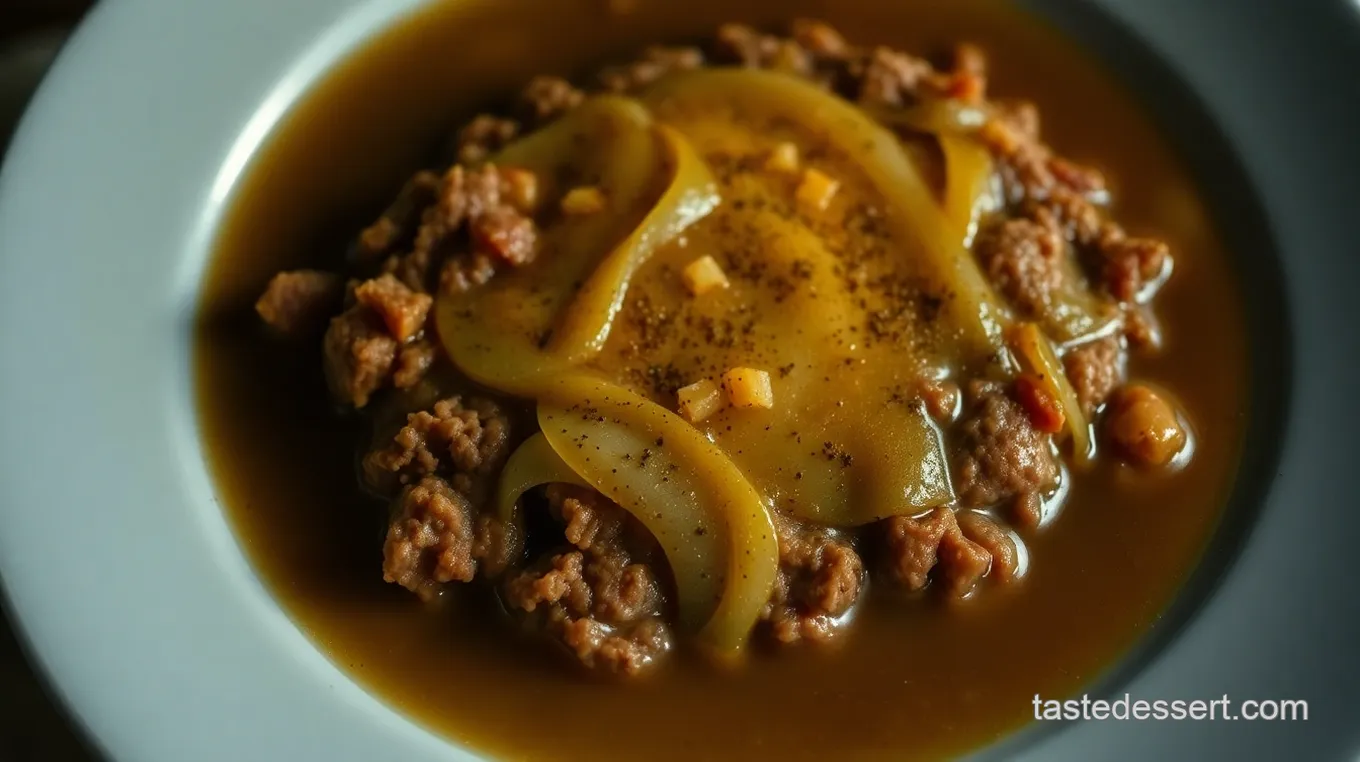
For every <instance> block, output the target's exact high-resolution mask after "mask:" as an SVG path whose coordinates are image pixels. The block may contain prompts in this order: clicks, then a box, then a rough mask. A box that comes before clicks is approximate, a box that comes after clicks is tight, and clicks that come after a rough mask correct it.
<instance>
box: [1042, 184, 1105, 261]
mask: <svg viewBox="0 0 1360 762" xmlns="http://www.w3.org/2000/svg"><path fill="white" fill-rule="evenodd" d="M1021 213H1022V214H1024V215H1025V216H1026V217H1028V218H1029V219H1032V220H1036V221H1038V222H1040V224H1044V225H1048V226H1052V227H1054V228H1056V229H1057V230H1059V231H1060V233H1061V235H1062V237H1063V238H1065V239H1066V240H1068V241H1070V242H1072V243H1074V244H1076V245H1077V246H1082V247H1089V246H1094V245H1096V244H1097V243H1098V242H1099V241H1100V239H1101V237H1102V236H1104V235H1106V234H1107V231H1111V230H1114V229H1116V228H1117V226H1116V225H1114V223H1112V222H1109V221H1108V220H1106V219H1105V218H1104V216H1103V215H1102V214H1101V211H1100V208H1099V207H1097V206H1096V205H1095V204H1094V203H1092V202H1091V201H1090V200H1089V199H1087V198H1086V197H1085V196H1083V195H1081V194H1080V193H1077V192H1076V191H1073V190H1070V189H1068V188H1062V187H1055V188H1053V189H1052V190H1051V191H1050V192H1049V194H1048V196H1047V197H1046V198H1045V199H1043V200H1042V201H1036V200H1032V199H1031V200H1029V201H1027V202H1026V203H1025V205H1024V207H1023V208H1022V210H1021Z"/></svg>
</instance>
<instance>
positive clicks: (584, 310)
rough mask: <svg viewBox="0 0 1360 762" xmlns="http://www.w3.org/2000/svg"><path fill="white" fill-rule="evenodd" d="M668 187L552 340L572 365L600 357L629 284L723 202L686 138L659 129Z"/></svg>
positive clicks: (583, 288) (583, 290)
mask: <svg viewBox="0 0 1360 762" xmlns="http://www.w3.org/2000/svg"><path fill="white" fill-rule="evenodd" d="M657 132H658V134H659V136H660V138H661V141H662V143H663V144H664V145H665V149H666V150H665V157H666V163H667V165H668V174H669V175H670V178H671V181H670V185H669V186H668V187H667V188H666V192H665V193H664V194H663V195H662V196H661V199H660V200H659V201H657V203H656V206H655V207H654V208H653V209H652V211H651V212H650V213H648V215H647V218H646V219H644V220H643V221H642V224H641V225H640V226H638V228H637V229H636V230H634V231H633V233H632V235H630V236H628V240H626V241H624V242H623V244H622V245H620V246H619V247H618V248H617V249H615V250H614V251H613V252H612V253H611V254H610V255H609V256H608V257H606V258H605V260H604V261H603V262H601V263H600V265H599V267H597V268H596V269H595V271H594V272H593V273H591V275H590V278H589V279H588V280H587V281H586V282H585V284H584V285H583V286H581V290H580V291H578V292H577V293H576V297H575V298H574V299H573V300H572V303H571V307H570V308H569V309H568V310H567V311H566V313H565V314H564V315H563V316H562V322H561V325H560V327H559V328H558V330H557V332H556V334H555V335H554V336H553V341H552V349H553V351H554V352H557V353H559V354H561V355H562V356H563V357H564V358H565V359H566V360H567V361H568V362H570V363H573V364H575V363H579V362H581V361H583V360H586V359H588V358H589V357H591V356H593V355H595V354H597V353H599V351H600V349H601V348H602V347H603V346H604V343H605V340H606V339H608V338H609V329H610V326H611V325H613V322H614V318H615V317H616V316H617V315H618V314H619V308H620V307H621V306H622V305H623V299H624V296H625V295H626V294H627V293H628V284H629V282H630V281H631V280H632V278H633V275H634V274H635V273H636V272H637V270H638V268H639V267H641V266H642V264H643V263H644V262H646V261H647V258H648V257H650V256H651V255H652V253H653V252H654V251H656V249H657V247H658V246H661V245H662V244H664V243H666V242H667V241H669V240H671V239H672V238H674V237H675V236H677V235H679V234H680V233H681V232H683V231H684V230H685V228H687V227H689V226H690V225H693V224H694V223H695V222H697V221H698V220H700V219H703V218H704V217H705V216H707V215H708V214H709V213H710V212H712V211H713V210H714V209H715V208H716V207H717V206H718V202H719V200H720V199H719V197H718V191H717V188H716V187H715V186H714V182H713V175H712V173H710V172H709V170H708V166H707V165H705V164H704V162H703V160H702V159H700V158H699V156H698V155H697V154H695V152H694V149H693V148H692V147H691V146H690V144H689V142H688V141H686V140H685V139H684V137H683V136H681V135H680V134H678V133H676V132H675V130H672V129H670V128H668V127H666V126H665V125H657Z"/></svg>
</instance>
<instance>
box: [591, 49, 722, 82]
mask: <svg viewBox="0 0 1360 762" xmlns="http://www.w3.org/2000/svg"><path fill="white" fill-rule="evenodd" d="M703 65H704V53H703V51H701V50H699V49H698V48H665V47H652V48H648V49H647V51H646V52H645V53H644V54H643V56H642V58H641V59H639V60H637V61H634V62H633V63H630V64H627V65H625V66H615V67H611V68H608V69H605V70H604V71H603V72H601V73H600V84H601V86H603V87H604V89H606V90H609V91H610V92H615V93H626V92H632V91H635V90H639V89H641V88H643V87H646V86H647V85H650V84H651V83H653V82H655V81H657V80H658V79H661V78H662V77H664V76H666V75H667V74H670V73H671V72H673V71H688V70H691V69H697V68H699V67H701V66H703Z"/></svg>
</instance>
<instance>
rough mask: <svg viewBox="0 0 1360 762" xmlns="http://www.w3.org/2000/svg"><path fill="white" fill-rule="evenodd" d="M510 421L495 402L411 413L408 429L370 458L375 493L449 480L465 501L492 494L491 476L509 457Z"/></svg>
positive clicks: (453, 400)
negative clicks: (434, 477)
mask: <svg viewBox="0 0 1360 762" xmlns="http://www.w3.org/2000/svg"><path fill="white" fill-rule="evenodd" d="M509 436H510V423H509V418H508V417H507V416H506V415H505V413H504V412H502V411H501V409H500V407H499V406H498V405H497V404H496V403H494V402H491V401H490V400H485V399H480V398H472V399H469V400H467V401H466V402H465V401H464V400H463V398H462V397H457V396H455V397H449V398H447V399H442V400H440V401H438V402H436V403H434V405H433V406H432V407H431V408H430V409H429V410H420V411H417V412H414V413H411V414H410V415H408V416H407V418H406V425H404V426H402V427H401V429H400V430H398V431H397V433H396V435H395V436H393V437H392V438H391V440H389V441H388V442H386V443H384V444H382V445H381V446H379V447H377V448H375V449H374V450H373V451H372V452H370V453H369V454H368V455H367V456H366V457H365V458H364V463H363V470H364V476H365V480H366V481H367V483H368V484H369V486H370V487H372V488H374V489H377V490H380V491H388V490H390V489H392V488H393V486H394V485H396V484H407V483H410V482H412V481H414V480H416V479H419V478H421V477H424V476H427V475H431V474H438V475H440V476H443V477H446V478H448V479H449V480H450V481H451V482H452V484H453V486H454V487H455V488H456V489H458V490H459V491H460V492H462V493H463V494H465V495H468V496H470V497H473V498H474V499H480V498H482V497H484V496H485V495H486V494H488V492H489V489H490V482H491V481H492V476H493V475H494V472H495V471H496V469H497V468H499V466H500V464H501V463H502V462H504V460H505V457H506V455H507V454H508V451H509Z"/></svg>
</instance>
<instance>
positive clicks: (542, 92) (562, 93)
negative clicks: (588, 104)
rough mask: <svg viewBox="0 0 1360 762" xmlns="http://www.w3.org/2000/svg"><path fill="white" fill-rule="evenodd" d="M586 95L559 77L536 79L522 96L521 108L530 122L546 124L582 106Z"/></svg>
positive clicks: (525, 89)
mask: <svg viewBox="0 0 1360 762" xmlns="http://www.w3.org/2000/svg"><path fill="white" fill-rule="evenodd" d="M583 100H585V93H583V92H581V91H580V90H577V89H576V88H575V87H572V85H571V83H570V82H568V81H566V80H565V79H561V78H559V77H535V78H534V79H532V80H531V81H530V82H529V84H528V86H526V87H525V88H524V92H523V93H521V94H520V108H521V109H522V110H523V111H524V113H525V115H526V116H527V117H528V118H529V121H531V122H533V123H534V124H539V125H542V124H546V123H548V122H550V121H552V120H553V119H556V118H557V117H559V116H561V115H562V114H563V113H565V112H567V111H570V110H571V109H574V108H576V107H577V106H579V105H581V101H583Z"/></svg>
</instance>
